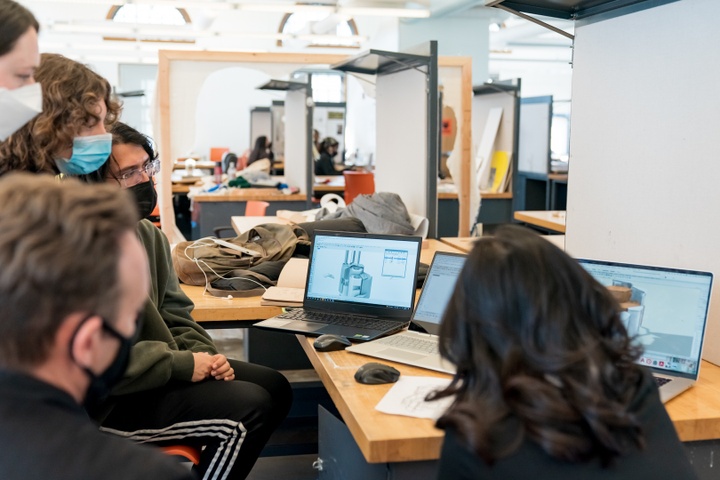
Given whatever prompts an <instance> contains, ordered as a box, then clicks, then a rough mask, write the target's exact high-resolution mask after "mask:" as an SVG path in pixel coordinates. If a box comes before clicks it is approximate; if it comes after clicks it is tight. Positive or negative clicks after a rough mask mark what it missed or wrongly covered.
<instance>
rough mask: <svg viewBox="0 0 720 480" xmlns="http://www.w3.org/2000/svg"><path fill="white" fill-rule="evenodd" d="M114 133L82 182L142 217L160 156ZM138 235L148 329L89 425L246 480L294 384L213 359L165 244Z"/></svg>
mask: <svg viewBox="0 0 720 480" xmlns="http://www.w3.org/2000/svg"><path fill="white" fill-rule="evenodd" d="M111 133H112V134H113V147H112V155H111V156H110V159H109V160H108V162H107V163H106V164H104V165H103V166H102V167H101V168H100V170H99V171H98V172H96V173H94V174H92V175H91V176H87V177H84V179H85V180H88V181H93V180H94V181H102V182H107V183H109V184H112V185H114V186H116V187H118V188H124V189H127V190H129V191H130V192H131V193H132V194H133V197H134V198H135V201H136V204H137V206H138V209H139V210H140V216H141V217H143V218H145V217H147V216H148V215H150V212H152V211H153V209H154V208H155V204H156V200H157V194H156V192H155V188H154V185H153V180H152V176H153V175H154V174H155V173H157V172H158V170H159V160H158V159H157V157H158V155H157V153H156V152H155V151H154V149H153V145H152V143H151V141H150V139H149V138H148V137H146V136H145V135H143V134H142V133H140V132H138V131H137V130H135V129H133V128H132V127H129V126H127V125H125V124H123V123H120V122H118V123H116V124H115V125H114V126H113V127H112V129H111ZM89 177H93V178H89ZM137 233H138V236H139V238H140V241H141V243H142V245H143V246H144V247H145V250H146V251H147V254H148V257H149V260H150V276H151V290H150V298H149V300H148V301H147V302H146V303H145V309H144V317H145V322H144V324H143V328H142V329H141V331H140V333H139V337H138V339H137V341H136V343H135V344H134V345H133V347H132V355H131V358H130V364H129V367H128V370H127V373H126V375H125V376H124V377H123V379H122V381H121V382H120V383H119V384H118V386H117V388H115V389H114V390H113V395H112V396H111V397H110V398H109V399H108V401H107V402H106V403H105V404H104V405H102V408H100V409H98V410H97V411H96V412H94V413H95V416H96V417H97V418H98V419H99V420H101V426H102V429H103V430H105V431H107V432H110V433H113V434H116V435H120V436H123V437H126V438H129V439H132V440H135V441H138V442H150V443H159V444H162V443H167V442H172V443H183V444H188V445H195V446H205V448H204V449H203V452H202V455H201V459H200V465H199V466H198V467H197V468H198V470H199V473H200V475H201V478H206V479H210V478H223V479H225V478H227V479H242V478H245V477H246V476H247V474H248V473H249V472H250V470H251V469H252V467H253V465H254V464H255V461H256V460H257V457H258V456H259V455H260V452H261V450H262V449H263V447H264V446H265V444H266V443H267V440H268V438H269V437H270V435H271V434H272V432H273V431H274V430H275V429H276V428H277V426H278V425H279V424H280V423H281V422H282V421H283V420H284V419H285V417H286V416H287V413H288V411H289V409H290V405H291V403H292V390H291V388H290V384H289V383H288V381H287V380H286V378H285V377H284V376H283V375H282V374H280V373H279V372H277V371H275V370H273V369H270V368H267V367H263V366H259V365H253V364H250V363H246V362H240V361H237V360H229V359H227V358H225V356H224V355H221V354H219V353H218V351H217V348H216V347H215V345H214V343H213V341H212V339H211V338H210V336H209V335H208V334H207V332H205V330H204V329H203V328H202V327H200V325H198V324H197V323H196V322H195V321H194V320H193V318H192V316H191V315H190V312H191V311H192V309H193V307H194V305H193V303H192V301H191V300H190V299H189V298H188V297H187V296H186V295H185V294H184V293H183V291H182V290H181V289H180V285H179V283H178V279H177V275H176V274H175V270H174V269H173V265H172V260H171V257H170V246H169V245H168V241H167V239H166V238H165V235H164V234H163V233H162V232H161V231H160V230H159V229H157V228H156V227H155V226H154V225H152V223H150V222H149V221H148V220H146V219H143V220H141V221H140V222H139V223H138V224H137Z"/></svg>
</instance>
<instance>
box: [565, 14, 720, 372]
mask: <svg viewBox="0 0 720 480" xmlns="http://www.w3.org/2000/svg"><path fill="white" fill-rule="evenodd" d="M718 18H720V2H718V1H717V0H685V1H682V2H676V3H670V4H666V5H662V6H659V7H655V8H652V9H649V10H644V11H640V12H636V13H633V14H629V15H626V16H622V17H619V18H614V19H610V20H606V21H602V22H598V23H594V24H590V25H585V26H580V27H578V28H576V32H575V33H576V41H575V70H574V73H573V107H572V110H573V112H572V124H571V125H572V126H571V137H570V172H569V175H570V176H569V182H568V213H567V234H566V246H567V250H568V251H570V252H573V254H574V255H576V256H578V257H589V258H599V259H610V260H616V261H626V262H632V263H643V264H659V265H665V266H670V267H684V268H692V269H699V270H709V271H712V272H715V273H718V272H720V254H718V245H720V225H719V224H718V222H717V221H716V219H717V207H718V205H720V188H718V179H720V161H718V159H717V157H718V153H719V151H720V136H719V135H718V132H720V114H718V112H720V93H718V88H717V79H718V78H719V77H720V62H718V60H719V59H720V30H719V29H718V28H717V19H718ZM716 281H717V278H716ZM712 304H713V305H712V307H711V311H710V324H709V327H708V332H707V335H706V343H705V354H704V356H705V358H706V359H708V360H710V361H712V362H714V363H720V341H718V338H720V318H719V317H720V289H718V288H717V287H716V288H715V289H714V293H713V300H712Z"/></svg>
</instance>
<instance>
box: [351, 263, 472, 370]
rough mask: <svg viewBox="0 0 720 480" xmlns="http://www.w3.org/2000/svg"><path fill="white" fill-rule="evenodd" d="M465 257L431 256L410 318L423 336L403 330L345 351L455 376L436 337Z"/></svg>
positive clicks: (453, 368)
mask: <svg viewBox="0 0 720 480" xmlns="http://www.w3.org/2000/svg"><path fill="white" fill-rule="evenodd" d="M465 258H466V255H465V254H461V253H449V252H436V253H435V256H434V257H433V261H432V263H431V264H430V269H429V270H428V273H427V277H425V283H424V284H423V288H422V292H421V293H420V298H419V299H418V302H417V306H416V307H415V311H414V312H413V316H412V324H413V325H414V326H416V327H418V328H420V329H422V330H424V332H426V333H421V332H417V331H413V330H406V331H403V332H400V333H396V334H395V335H391V336H389V337H383V338H379V339H377V340H373V341H372V342H366V343H362V344H358V345H353V346H351V347H348V348H346V349H345V350H346V351H348V352H353V353H359V354H361V355H368V356H371V357H377V358H382V359H385V360H391V361H394V362H399V363H406V364H408V365H413V366H416V367H422V368H428V369H430V370H436V371H438V372H446V373H455V367H454V366H453V365H452V364H451V363H450V362H448V361H447V360H445V359H443V358H442V357H441V356H440V353H439V352H438V337H437V334H438V332H439V330H440V321H441V320H442V316H443V313H444V312H445V307H446V306H447V304H448V301H449V300H450V296H451V295H452V292H453V290H454V288H455V283H456V282H457V279H458V277H459V276H460V271H461V270H462V267H463V265H464V264H465Z"/></svg>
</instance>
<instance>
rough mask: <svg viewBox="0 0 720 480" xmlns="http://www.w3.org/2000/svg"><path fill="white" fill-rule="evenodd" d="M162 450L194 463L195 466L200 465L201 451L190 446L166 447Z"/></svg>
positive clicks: (161, 448)
mask: <svg viewBox="0 0 720 480" xmlns="http://www.w3.org/2000/svg"><path fill="white" fill-rule="evenodd" d="M160 450H162V451H163V453H165V454H167V455H172V456H175V457H183V458H186V459H187V460H188V461H190V462H192V464H193V465H197V464H199V463H200V449H199V448H196V447H191V446H189V445H165V446H162V447H160Z"/></svg>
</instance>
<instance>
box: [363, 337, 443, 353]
mask: <svg viewBox="0 0 720 480" xmlns="http://www.w3.org/2000/svg"><path fill="white" fill-rule="evenodd" d="M375 341H376V342H377V343H382V344H383V345H388V346H391V347H398V348H403V349H405V350H411V351H413V352H418V353H427V354H435V353H438V343H437V341H435V340H429V339H424V338H414V337H408V336H405V335H393V336H391V337H384V338H381V339H378V340H375Z"/></svg>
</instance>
